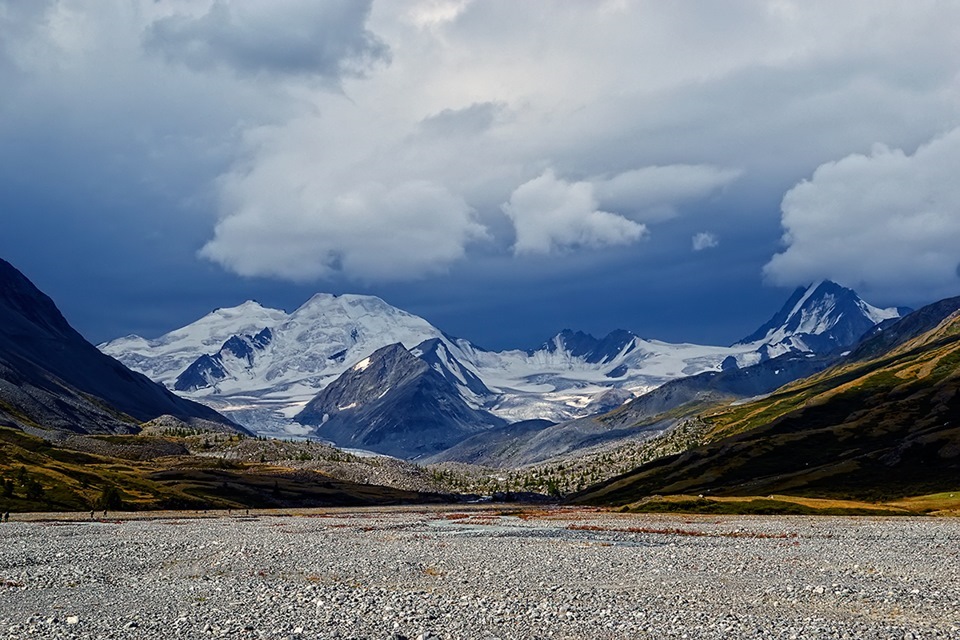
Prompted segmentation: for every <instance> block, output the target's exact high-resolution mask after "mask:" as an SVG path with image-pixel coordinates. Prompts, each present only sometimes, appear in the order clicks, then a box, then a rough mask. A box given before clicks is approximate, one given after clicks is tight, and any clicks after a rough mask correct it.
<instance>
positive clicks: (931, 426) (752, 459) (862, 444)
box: [575, 314, 960, 505]
mask: <svg viewBox="0 0 960 640" xmlns="http://www.w3.org/2000/svg"><path fill="white" fill-rule="evenodd" d="M701 418H702V420H703V421H704V422H705V423H706V424H707V425H708V428H707V429H706V431H705V433H704V435H703V438H702V442H703V444H701V445H700V446H697V447H695V448H693V449H691V450H689V451H686V452H684V453H681V454H677V455H673V456H669V457H665V458H661V459H659V460H655V461H653V462H650V463H648V464H646V465H644V466H642V467H640V468H638V469H636V470H634V471H632V472H629V473H627V474H625V475H623V476H620V477H618V478H615V479H613V480H611V481H609V482H607V483H604V484H602V485H600V486H597V487H594V488H591V489H588V490H587V491H585V492H583V493H582V494H579V495H578V496H576V498H575V500H577V501H580V502H586V503H593V504H621V505H622V504H628V503H633V502H636V501H639V500H642V499H645V498H647V497H648V496H651V495H655V494H692V495H699V494H709V495H711V496H757V495H760V496H762V495H767V494H774V493H776V494H789V495H797V496H822V497H833V498H840V499H844V498H850V499H859V500H870V501H877V502H880V501H886V500H890V499H896V498H901V497H906V496H919V495H926V494H934V493H937V492H942V491H950V490H955V489H957V488H958V487H960V317H958V315H957V314H954V315H952V316H950V317H948V318H947V319H946V320H944V321H943V322H942V323H940V325H939V326H937V327H936V328H935V329H933V330H932V331H929V332H927V333H924V334H922V335H920V336H919V337H916V338H914V339H912V340H909V341H907V342H905V343H904V344H901V345H899V346H897V347H896V348H894V349H893V350H891V351H888V352H886V353H884V354H883V355H882V356H880V357H876V358H873V359H871V360H866V361H860V362H846V363H844V364H841V365H839V366H836V367H833V368H831V369H828V370H827V371H824V372H822V373H820V374H818V375H815V376H812V377H810V378H806V379H804V380H801V381H798V382H795V383H793V384H791V385H788V386H786V387H784V388H782V389H780V390H778V391H777V392H776V393H774V394H772V395H770V396H769V397H766V398H764V399H761V400H757V401H754V402H750V403H746V404H741V405H738V406H723V407H717V408H714V409H712V410H708V411H705V412H703V414H702V415H701Z"/></svg>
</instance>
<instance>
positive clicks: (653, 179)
mask: <svg viewBox="0 0 960 640" xmlns="http://www.w3.org/2000/svg"><path fill="white" fill-rule="evenodd" d="M740 173H741V172H740V171H737V170H731V169H722V168H719V167H713V166H709V165H682V164H681V165H669V166H663V167H657V166H654V167H643V168H641V169H634V170H632V171H625V172H624V173H621V174H619V175H616V176H614V177H613V178H610V179H609V180H597V181H595V187H596V193H597V197H598V198H599V200H600V202H601V204H603V206H605V207H609V208H611V209H614V210H616V211H630V212H633V214H632V215H631V217H632V218H634V219H641V220H643V221H644V222H657V221H661V220H665V219H668V218H672V217H673V216H675V215H677V207H678V206H679V205H681V204H684V203H688V202H690V201H693V200H698V199H700V198H704V197H706V196H708V195H710V194H711V193H713V192H714V191H716V190H717V189H720V188H721V187H724V186H726V185H728V184H730V183H731V182H733V181H734V180H735V179H736V178H737V177H738V176H739V175H740Z"/></svg>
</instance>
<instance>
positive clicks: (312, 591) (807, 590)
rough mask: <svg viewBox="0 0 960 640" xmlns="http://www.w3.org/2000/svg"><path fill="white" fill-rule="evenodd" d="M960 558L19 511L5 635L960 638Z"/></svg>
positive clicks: (746, 524) (516, 529)
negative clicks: (62, 515) (34, 514)
mask: <svg viewBox="0 0 960 640" xmlns="http://www.w3.org/2000/svg"><path fill="white" fill-rule="evenodd" d="M204 516H205V517H204ZM86 518H89V514H86ZM958 554H960V520H957V519H950V518H822V517H814V518H811V517H780V518H777V517H741V516H721V517H707V516H653V515H628V514H618V513H604V512H594V511H588V510H573V509H541V510H532V509H512V508H510V507H496V506H490V507H485V508H477V509H464V508H458V509H454V508H426V509H424V508H393V509H376V510H373V509H371V510H356V509H354V510H315V511H300V512H297V513H278V512H254V513H251V514H249V515H247V514H246V513H245V512H244V513H239V514H238V513H237V512H233V513H232V514H226V513H224V514H174V513H170V514H163V515H161V516H155V517H150V518H145V517H144V516H142V515H140V516H133V517H130V518H121V519H118V520H114V519H112V518H111V520H109V521H90V520H84V519H83V518H80V517H74V518H73V519H71V518H61V519H52V518H51V517H50V516H42V517H34V518H31V517H30V516H24V515H17V514H15V515H14V518H13V521H12V522H9V523H4V524H0V637H4V638H11V639H16V638H206V637H230V638H296V639H299V638H344V639H345V638H357V639H359V638H374V639H394V640H399V639H400V638H409V639H411V640H413V639H414V638H421V637H422V638H424V639H426V638H444V639H446V638H504V639H505V638H669V637H676V638H783V639H785V640H786V639H789V638H851V639H853V638H857V639H867V638H897V639H907V638H917V639H919V638H960V557H958Z"/></svg>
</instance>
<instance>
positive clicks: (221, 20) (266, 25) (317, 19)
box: [144, 0, 390, 84]
mask: <svg viewBox="0 0 960 640" xmlns="http://www.w3.org/2000/svg"><path fill="white" fill-rule="evenodd" d="M370 5H371V0H366V1H358V0H326V1H324V2H313V1H310V0H286V1H284V2H271V3H262V4H258V3H227V2H225V1H224V0H217V1H216V2H214V4H213V6H211V7H210V10H209V11H208V12H207V13H205V14H203V15H201V16H185V15H173V16H168V17H164V18H160V19H158V20H157V21H156V22H154V23H153V24H151V25H150V26H149V27H148V28H147V31H146V34H145V37H144V45H145V46H146V47H147V48H148V49H149V50H153V51H158V52H161V53H162V54H163V55H164V56H166V57H167V59H169V60H172V61H176V62H182V63H184V64H186V65H188V66H190V67H192V68H194V69H207V68H211V67H218V66H223V67H228V68H230V69H233V70H234V71H236V72H237V73H240V74H244V75H261V74H262V75H267V76H270V75H275V74H279V75H281V76H315V77H319V78H323V79H324V80H326V81H329V82H332V83H334V84H339V81H340V80H341V79H342V78H343V77H350V76H362V75H364V74H365V73H366V72H367V71H368V70H369V69H370V67H371V66H372V65H373V64H375V63H377V62H386V61H389V58H390V50H389V48H388V47H387V45H386V44H385V43H384V42H383V41H382V40H381V39H380V38H379V37H377V36H376V35H375V34H374V33H372V32H371V31H369V30H368V29H367V28H366V26H365V25H366V20H367V16H368V15H369V13H370Z"/></svg>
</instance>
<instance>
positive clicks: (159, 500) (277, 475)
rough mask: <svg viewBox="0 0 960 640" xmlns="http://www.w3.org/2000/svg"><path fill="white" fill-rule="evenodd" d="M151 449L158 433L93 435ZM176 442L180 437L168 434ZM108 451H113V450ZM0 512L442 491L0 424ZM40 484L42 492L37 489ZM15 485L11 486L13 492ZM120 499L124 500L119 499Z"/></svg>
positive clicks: (303, 503)
mask: <svg viewBox="0 0 960 640" xmlns="http://www.w3.org/2000/svg"><path fill="white" fill-rule="evenodd" d="M90 439H91V440H98V439H100V440H104V441H105V442H107V443H109V444H110V445H112V446H113V447H114V448H116V447H117V446H119V447H121V448H125V447H126V446H127V445H128V444H129V445H130V446H136V447H140V448H143V447H146V448H147V449H149V447H150V446H153V445H155V444H157V443H158V439H157V438H156V437H148V438H145V437H143V436H109V437H106V438H103V437H93V438H90ZM163 441H164V442H171V441H173V442H176V441H178V439H177V438H174V437H170V438H163ZM106 450H108V451H109V450H112V449H111V448H110V447H107V449H106ZM0 479H2V480H4V482H5V484H6V487H0V489H3V490H2V491H0V512H5V511H10V512H25V511H87V510H91V509H100V508H103V506H104V505H103V504H102V502H103V500H104V497H105V496H106V495H108V494H111V493H112V495H111V498H112V500H113V501H114V503H113V504H112V506H111V510H119V509H123V510H132V511H138V510H156V509H239V508H285V507H315V506H348V505H349V506H353V505H379V504H404V503H417V502H439V501H441V500H442V498H441V497H440V496H437V495H433V494H422V493H416V492H412V491H402V490H399V489H391V488H387V487H380V486H376V485H363V484H356V483H352V482H346V481H339V480H335V479H333V478H330V477H328V476H324V475H322V474H320V473H317V472H310V471H303V470H300V471H297V472H294V471H292V470H290V469H285V468H283V467H277V466H274V465H269V464H259V463H243V462H236V461H229V460H224V459H222V458H217V457H205V456H194V455H179V456H160V457H155V458H151V459H146V460H140V459H118V458H114V457H110V456H108V455H98V454H95V453H89V452H85V451H84V452H81V451H75V450H73V449H68V448H64V447H60V446H56V445H54V444H51V443H50V442H47V441H45V440H43V439H41V438H37V437H34V436H31V435H28V434H26V433H24V432H22V431H17V430H14V429H10V428H5V427H0ZM37 487H39V489H38V488H37ZM11 489H12V491H11ZM117 500H119V502H117Z"/></svg>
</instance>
